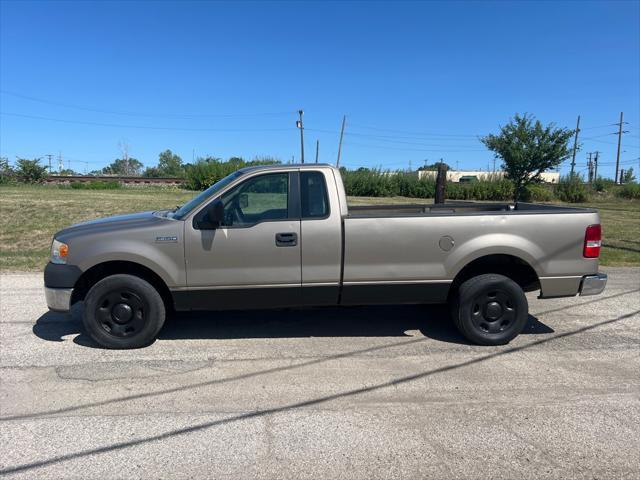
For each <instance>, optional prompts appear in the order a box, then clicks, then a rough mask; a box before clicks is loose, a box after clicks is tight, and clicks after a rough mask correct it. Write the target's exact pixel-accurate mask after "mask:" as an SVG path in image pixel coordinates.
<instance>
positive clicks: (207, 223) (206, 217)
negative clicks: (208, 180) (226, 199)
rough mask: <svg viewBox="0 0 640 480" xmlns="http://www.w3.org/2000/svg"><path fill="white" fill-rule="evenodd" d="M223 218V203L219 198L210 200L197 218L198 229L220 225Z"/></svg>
mask: <svg viewBox="0 0 640 480" xmlns="http://www.w3.org/2000/svg"><path fill="white" fill-rule="evenodd" d="M223 220H224V203H222V200H220V199H219V198H218V199H216V200H214V201H213V202H211V203H210V204H209V205H208V206H207V208H206V209H205V210H204V212H203V215H201V216H200V219H199V220H198V227H197V228H198V229H200V230H214V229H216V228H218V227H219V226H220V225H222V223H223Z"/></svg>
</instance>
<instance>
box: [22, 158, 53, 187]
mask: <svg viewBox="0 0 640 480" xmlns="http://www.w3.org/2000/svg"><path fill="white" fill-rule="evenodd" d="M15 171H16V176H17V177H18V179H19V180H20V181H21V182H24V183H42V182H43V181H44V179H45V178H46V177H47V167H43V166H42V165H40V159H39V158H34V159H33V160H29V159H26V158H18V161H17V162H16V170H15Z"/></svg>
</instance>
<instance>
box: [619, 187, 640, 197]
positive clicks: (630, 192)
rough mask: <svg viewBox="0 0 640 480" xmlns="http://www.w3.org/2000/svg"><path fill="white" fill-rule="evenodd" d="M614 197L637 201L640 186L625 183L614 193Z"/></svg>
mask: <svg viewBox="0 0 640 480" xmlns="http://www.w3.org/2000/svg"><path fill="white" fill-rule="evenodd" d="M616 196H618V197H620V198H628V199H630V200H638V199H640V184H637V183H627V184H625V185H623V186H622V188H620V189H619V190H618V191H617V192H616Z"/></svg>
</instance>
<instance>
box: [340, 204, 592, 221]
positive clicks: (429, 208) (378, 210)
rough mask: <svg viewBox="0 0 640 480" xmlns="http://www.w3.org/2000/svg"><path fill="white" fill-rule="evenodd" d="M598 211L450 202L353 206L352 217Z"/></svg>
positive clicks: (563, 207)
mask: <svg viewBox="0 0 640 480" xmlns="http://www.w3.org/2000/svg"><path fill="white" fill-rule="evenodd" d="M593 211H595V210H592V209H585V208H577V207H565V206H560V205H543V204H535V203H522V202H519V203H515V204H514V203H478V202H455V201H454V202H448V203H445V204H439V205H436V204H432V203H431V204H427V203H425V204H419V203H412V204H404V205H397V204H396V205H354V206H351V205H349V215H348V217H350V218H370V217H413V216H437V215H486V214H495V213H502V214H505V213H507V214H514V213H515V214H543V213H588V212H593Z"/></svg>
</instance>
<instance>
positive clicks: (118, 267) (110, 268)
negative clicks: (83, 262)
mask: <svg viewBox="0 0 640 480" xmlns="http://www.w3.org/2000/svg"><path fill="white" fill-rule="evenodd" d="M119 273H124V274H127V275H134V276H136V277H139V278H142V279H143V280H146V281H147V282H149V283H150V284H151V285H153V287H154V288H155V289H156V290H157V291H158V293H159V294H160V296H161V297H162V300H163V301H164V304H165V308H166V309H167V311H170V310H173V298H172V297H171V292H170V291H169V288H168V287H167V284H166V283H164V280H162V278H160V276H159V275H158V274H157V273H155V272H154V271H153V270H151V269H150V268H148V267H145V266H144V265H140V264H139V263H135V262H126V261H113V262H105V263H99V264H98V265H94V266H93V267H91V268H90V269H89V270H87V271H86V272H84V273H83V274H82V275H81V276H80V278H79V279H78V281H77V282H76V284H75V285H74V287H73V296H72V297H71V304H72V305H73V304H74V303H76V302H80V301H82V300H84V298H85V296H86V295H87V293H88V292H89V290H90V289H91V287H92V286H93V285H95V284H96V283H97V282H99V281H100V280H102V279H103V278H106V277H108V276H110V275H116V274H119Z"/></svg>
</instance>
